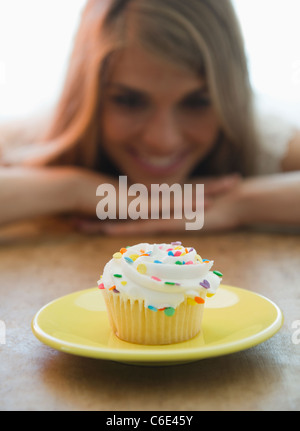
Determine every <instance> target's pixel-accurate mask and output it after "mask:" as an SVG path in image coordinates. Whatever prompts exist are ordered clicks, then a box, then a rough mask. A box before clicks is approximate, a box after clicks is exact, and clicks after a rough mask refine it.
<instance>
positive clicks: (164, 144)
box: [142, 111, 182, 155]
mask: <svg viewBox="0 0 300 431" xmlns="http://www.w3.org/2000/svg"><path fill="white" fill-rule="evenodd" d="M142 143H143V146H144V148H147V149H148V150H149V151H151V153H153V154H155V155H168V154H170V155H171V154H172V153H174V151H176V150H178V149H179V148H180V147H181V145H182V140H181V134H180V130H179V125H178V122H176V118H175V115H174V113H172V112H170V111H167V112H161V111H159V112H156V113H154V114H153V115H151V116H150V117H149V118H148V120H147V123H146V124H145V126H144V130H143V136H142Z"/></svg>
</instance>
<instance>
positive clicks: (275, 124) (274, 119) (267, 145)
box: [254, 106, 297, 175]
mask: <svg viewBox="0 0 300 431" xmlns="http://www.w3.org/2000/svg"><path fill="white" fill-rule="evenodd" d="M255 121H256V127H257V132H258V139H259V142H258V148H257V154H256V158H255V160H256V162H255V172H254V174H255V175H268V174H275V173H278V172H280V171H281V162H282V160H283V159H284V156H285V154H286V152H287V150H288V145H289V142H290V141H291V140H292V138H293V136H294V135H295V133H296V131H297V126H296V123H294V122H293V121H289V120H288V119H287V118H286V116H285V115H284V114H280V113H279V112H275V110H274V113H272V112H271V111H270V110H268V112H266V110H265V109H263V108H262V106H260V107H257V109H256V116H255Z"/></svg>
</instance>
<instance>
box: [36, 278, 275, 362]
mask: <svg viewBox="0 0 300 431" xmlns="http://www.w3.org/2000/svg"><path fill="white" fill-rule="evenodd" d="M282 323H283V316H282V313H281V311H280V309H279V308H278V306H277V305H276V304H274V303H273V302H272V301H270V300H269V299H267V298H265V297H263V296H261V295H258V294H256V293H253V292H251V291H248V290H244V289H240V288H238V287H231V286H221V287H219V289H218V291H217V294H216V295H215V296H214V297H212V298H209V299H207V301H206V308H205V312H204V317H203V324H202V331H201V333H200V334H199V335H198V336H196V337H195V338H193V339H191V340H189V341H185V342H183V343H177V344H171V345H166V346H144V345H139V344H131V343H127V342H125V341H121V340H119V339H118V338H117V337H116V336H115V335H114V334H113V332H112V330H111V329H110V326H109V322H108V317H107V313H106V309H105V304H104V301H103V299H102V294H101V292H100V291H99V290H98V289H97V288H93V289H88V290H83V291H80V292H75V293H72V294H70V295H67V296H64V297H62V298H59V299H57V300H55V301H53V302H51V303H50V304H48V305H46V306H45V307H43V308H42V309H41V310H40V311H39V312H38V313H37V314H36V315H35V317H34V319H33V321H32V330H33V333H34V334H35V336H36V337H37V338H38V339H39V340H40V341H42V342H43V343H45V344H47V345H48V346H50V347H52V348H54V349H57V350H60V351H63V352H66V353H71V354H74V355H80V356H86V357H91V358H98V359H106V360H112V361H117V362H123V363H131V364H139V365H171V364H178V363H187V362H193V361H197V360H199V359H203V358H208V357H214V356H220V355H225V354H229V353H233V352H237V351H239V350H244V349H248V348H249V347H252V346H255V345H257V344H259V343H262V342H263V341H265V340H267V339H268V338H270V337H272V336H273V335H274V334H275V333H276V332H277V331H278V330H279V329H280V328H281V326H282Z"/></svg>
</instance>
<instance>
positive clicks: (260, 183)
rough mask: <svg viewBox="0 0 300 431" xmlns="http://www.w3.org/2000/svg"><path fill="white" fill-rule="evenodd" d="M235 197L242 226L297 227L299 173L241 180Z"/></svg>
mask: <svg viewBox="0 0 300 431" xmlns="http://www.w3.org/2000/svg"><path fill="white" fill-rule="evenodd" d="M237 196H238V198H237V201H238V207H239V212H240V221H241V224H242V225H246V226H251V225H257V224H285V225H294V226H300V172H291V173H282V174H277V175H272V176H265V177H257V178H253V179H248V180H245V181H244V182H242V184H241V185H240V187H239V190H238V192H237Z"/></svg>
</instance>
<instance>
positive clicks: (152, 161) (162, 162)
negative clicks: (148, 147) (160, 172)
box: [140, 155, 179, 168]
mask: <svg viewBox="0 0 300 431" xmlns="http://www.w3.org/2000/svg"><path fill="white" fill-rule="evenodd" d="M140 159H141V160H142V161H143V162H144V163H146V164H147V165H150V166H153V167H155V168H166V167H168V166H172V165H173V164H174V163H176V162H177V161H178V160H179V157H178V155H176V156H168V157H154V156H143V157H140Z"/></svg>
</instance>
